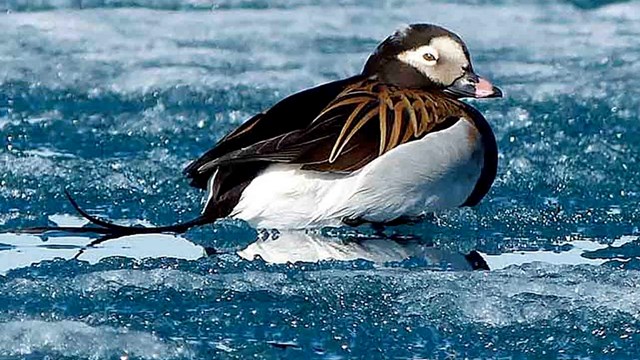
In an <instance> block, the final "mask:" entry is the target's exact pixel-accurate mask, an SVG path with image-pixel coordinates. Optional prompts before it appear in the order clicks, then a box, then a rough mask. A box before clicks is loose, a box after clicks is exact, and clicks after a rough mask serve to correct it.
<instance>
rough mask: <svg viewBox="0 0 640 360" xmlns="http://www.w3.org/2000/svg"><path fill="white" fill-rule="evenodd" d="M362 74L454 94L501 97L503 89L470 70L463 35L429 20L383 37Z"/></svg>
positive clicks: (403, 85)
mask: <svg viewBox="0 0 640 360" xmlns="http://www.w3.org/2000/svg"><path fill="white" fill-rule="evenodd" d="M363 75H365V76H369V77H377V78H378V79H379V80H380V81H382V82H384V83H387V84H391V85H395V86H400V87H407V88H421V89H433V90H441V91H444V92H446V93H448V94H450V95H451V96H454V97H458V98H461V97H474V98H488V97H501V96H502V91H500V89H498V88H497V87H495V86H493V85H492V84H491V83H490V82H489V81H487V80H486V79H484V78H482V77H480V76H478V75H476V73H474V72H473V66H472V64H471V58H470V57H469V51H468V50H467V46H466V45H465V44H464V42H463V41H462V39H460V37H459V36H458V35H456V34H454V33H452V32H451V31H449V30H446V29H444V28H442V27H439V26H436V25H431V24H413V25H409V26H408V27H406V28H404V29H402V30H398V31H396V32H395V33H394V34H393V35H391V36H389V37H388V38H387V39H385V40H384V41H383V42H382V43H380V45H378V47H377V48H376V51H375V52H374V53H373V54H372V55H371V56H370V57H369V60H367V63H366V65H365V67H364V70H363Z"/></svg>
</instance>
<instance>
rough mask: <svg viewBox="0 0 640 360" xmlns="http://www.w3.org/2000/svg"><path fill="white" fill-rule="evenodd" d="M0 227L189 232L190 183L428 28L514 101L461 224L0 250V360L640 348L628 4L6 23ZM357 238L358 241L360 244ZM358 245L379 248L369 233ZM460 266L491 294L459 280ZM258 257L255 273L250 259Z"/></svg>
mask: <svg viewBox="0 0 640 360" xmlns="http://www.w3.org/2000/svg"><path fill="white" fill-rule="evenodd" d="M0 10H2V12H3V13H2V15H0V134H1V135H2V147H1V148H0V230H2V231H5V232H6V231H8V230H10V229H13V228H16V227H24V226H38V225H45V224H47V223H58V224H64V225H76V224H82V221H81V220H80V219H78V218H77V217H76V216H75V214H74V212H73V209H72V208H71V207H70V205H69V204H68V203H67V202H66V200H65V198H64V195H62V190H63V189H64V188H68V189H69V190H70V191H71V192H72V193H74V194H76V196H77V198H78V199H79V201H80V203H81V204H82V205H83V206H85V207H86V208H87V209H89V210H90V211H91V212H92V213H93V214H98V215H101V216H103V217H106V218H110V219H123V220H125V219H126V220H128V221H134V222H138V223H142V224H147V225H151V224H155V225H160V224H168V223H172V222H174V221H176V220H187V219H189V218H192V217H194V216H196V215H197V213H198V211H199V207H200V204H201V202H200V197H201V196H202V194H201V193H200V192H199V191H196V190H194V189H191V188H190V187H189V186H188V184H187V182H186V181H185V180H184V179H183V178H182V176H181V170H182V168H183V167H184V166H185V165H186V164H187V163H188V162H189V161H190V160H191V159H193V158H195V157H197V156H198V155H199V154H201V153H202V152H203V151H204V150H206V149H207V148H209V147H210V146H211V145H212V144H213V143H215V141H216V140H217V139H219V138H220V137H221V136H223V135H224V134H225V133H227V132H228V131H229V130H230V129H232V128H234V127H235V126H237V125H238V124H240V123H241V122H242V121H244V120H245V119H247V118H248V117H249V116H250V115H251V114H253V113H255V112H258V111H261V110H263V109H265V108H267V107H269V106H270V105H272V104H273V103H274V102H276V101H277V100H278V99H280V98H282V97H284V96H286V95H287V94H290V93H292V92H295V91H298V90H300V89H302V88H305V87H309V86H312V85H314V84H318V83H321V82H326V81H331V80H335V79H339V78H343V77H346V76H349V75H352V74H354V73H356V72H358V71H360V69H361V66H362V64H363V63H364V61H365V59H366V57H367V55H368V53H369V52H370V51H372V49H373V48H374V47H375V45H376V44H377V42H378V41H380V40H381V39H383V38H384V37H385V36H387V35H388V34H389V33H391V32H392V31H393V30H394V29H396V28H397V27H398V26H400V25H402V24H405V23H412V22H435V23H439V24H441V25H444V26H446V27H448V28H451V29H453V30H454V31H456V32H458V33H459V34H460V35H461V36H462V37H463V38H464V39H465V40H466V42H467V43H468V45H469V47H470V50H471V54H472V56H473V58H474V63H475V68H476V70H477V71H478V72H479V73H480V74H482V75H484V76H486V77H487V78H489V79H492V80H493V81H494V82H495V83H496V84H498V85H499V86H500V87H501V88H502V89H503V90H504V91H505V93H506V95H507V96H506V97H505V98H504V99H501V100H491V101H481V102H475V105H476V106H477V107H478V108H480V109H481V110H482V111H483V113H484V114H485V116H486V118H487V119H488V120H489V122H490V123H491V124H492V126H493V129H494V131H495V133H496V137H497V139H498V143H499V147H500V166H499V173H498V178H497V181H496V183H495V185H494V187H493V189H492V191H491V193H490V194H489V196H488V197H487V198H486V199H485V200H484V201H483V202H482V203H481V204H480V206H478V207H476V208H474V209H464V210H456V211H450V212H446V213H443V214H439V215H438V216H437V218H436V219H431V220H429V221H425V222H424V223H421V224H417V225H411V226H402V227H397V228H392V229H388V230H387V232H388V233H389V234H390V235H392V234H396V235H400V237H402V238H403V239H404V240H399V241H390V240H380V239H365V238H366V236H363V235H361V234H359V233H356V232H354V231H353V230H327V231H323V232H317V233H307V234H304V233H282V234H277V233H267V232H260V233H257V232H256V231H255V230H253V229H250V228H249V227H248V226H247V225H246V224H242V223H239V222H235V221H229V220H224V221H220V222H219V223H216V224H215V225H212V226H207V227H204V228H202V229H198V230H193V231H191V232H189V233H187V234H185V235H183V236H171V235H145V236H132V237H128V238H122V239H118V240H115V241H112V242H107V243H105V244H102V245H100V246H97V247H93V248H86V247H85V245H87V244H88V243H89V242H90V241H91V240H92V239H88V238H86V237H81V236H75V235H74V236H70V235H67V234H48V236H45V237H42V236H34V235H16V234H13V233H11V232H9V233H4V234H0V358H3V359H23V358H24V359H44V358H49V359H118V358H120V357H127V356H128V357H129V358H132V359H133V358H140V359H150V358H156V359H171V358H179V359H182V358H190V359H196V358H238V359H245V358H249V357H254V358H302V357H306V358H331V359H338V358H344V359H346V358H363V359H365V358H366V359H371V358H440V359H444V358H481V359H484V358H515V359H524V358H538V359H540V358H566V359H575V358H590V359H609V358H619V359H635V358H637V357H638V349H640V272H639V270H640V260H638V257H639V256H640V240H639V239H638V236H639V235H640V231H639V229H638V224H639V223H640V221H639V220H640V210H639V209H638V203H639V200H640V193H639V191H640V190H639V189H640V178H639V177H638V166H639V165H640V164H639V157H640V135H638V134H640V122H639V121H638V118H639V116H640V96H639V95H640V91H639V90H638V74H640V2H637V1H632V2H616V1H603V2H597V1H587V0H580V1H578V0H576V1H571V2H552V1H517V0H505V1H497V2H494V1H482V0H480V1H466V0H461V1H458V2H455V3H445V2H441V1H436V2H430V3H427V2H423V1H401V0H398V1H358V0H347V1H340V2H331V1H319V2H316V1H306V0H277V1H261V0H255V1H244V0H228V1H220V2H218V1H215V2H210V1H205V0H166V1H165V0H140V1H138V0H131V1H129V0H123V1H104V0H96V1H93V0H88V1H76V0H40V1H29V0H0ZM367 231H368V229H361V232H362V233H365V234H366V233H367ZM369 235H370V234H369ZM472 250H477V251H478V253H479V255H480V256H482V257H483V258H484V259H485V261H486V262H487V264H488V265H489V267H490V268H491V269H492V270H491V271H472V270H471V266H470V264H469V262H468V261H467V259H466V258H465V257H464V254H468V253H469V252H471V251H472ZM256 256H257V260H254V261H249V260H251V259H254V258H255V257H256Z"/></svg>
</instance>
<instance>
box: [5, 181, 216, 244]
mask: <svg viewBox="0 0 640 360" xmlns="http://www.w3.org/2000/svg"><path fill="white" fill-rule="evenodd" d="M64 193H65V195H66V196H67V199H69V202H70V203H71V206H73V208H74V209H75V210H76V211H77V212H78V213H79V214H80V215H81V216H82V217H83V218H85V219H87V220H89V222H91V224H93V225H95V226H84V227H71V226H40V227H33V228H27V229H20V230H18V231H17V232H18V233H23V234H39V233H43V232H47V231H64V232H70V233H94V234H103V235H106V236H107V238H108V239H115V238H119V237H122V236H127V235H135V234H158V233H175V234H180V233H183V232H186V231H187V230H189V229H191V228H192V227H195V226H199V225H205V224H208V223H211V222H213V221H212V220H211V219H209V218H207V217H204V216H199V217H197V218H195V219H193V220H190V221H186V222H183V223H177V224H172V225H168V226H158V227H140V226H123V225H118V224H114V223H111V222H108V221H105V220H102V219H100V218H98V217H95V216H93V215H91V214H89V213H87V212H86V211H85V210H84V209H82V208H81V207H80V205H78V203H77V202H76V200H75V199H74V198H73V197H72V196H71V194H70V193H69V192H68V191H67V190H65V191H64Z"/></svg>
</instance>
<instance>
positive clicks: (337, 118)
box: [69, 24, 502, 235]
mask: <svg viewBox="0 0 640 360" xmlns="http://www.w3.org/2000/svg"><path fill="white" fill-rule="evenodd" d="M500 96H502V93H501V91H500V90H499V89H498V88H496V87H494V86H493V85H492V84H491V83H490V82H488V81H487V80H485V79H484V78H481V77H479V76H478V75H476V73H475V72H474V71H473V67H472V64H471V59H470V57H469V52H468V50H467V47H466V45H465V44H464V42H463V41H462V40H461V39H460V37H458V36H457V35H456V34H454V33H452V32H450V31H448V30H446V29H444V28H442V27H439V26H435V25H429V24H415V25H410V26H408V27H407V28H405V29H403V30H400V31H397V32H396V33H394V34H393V35H391V36H389V37H388V38H387V39H385V40H384V41H383V42H382V43H381V44H380V45H378V47H377V49H376V50H375V52H374V53H373V54H372V55H371V56H370V57H369V59H368V60H367V62H366V64H365V66H364V69H363V71H362V73H361V74H359V75H356V76H353V77H350V78H348V79H344V80H338V81H334V82H330V83H327V84H323V85H319V86H317V87H314V88H311V89H307V90H303V91H301V92H299V93H296V94H293V95H291V96H289V97H287V98H285V99H284V100H282V101H280V102H279V103H277V104H275V105H274V106H273V107H272V108H270V109H268V110H267V111H265V112H263V113H260V114H257V115H255V116H254V117H252V118H250V119H249V120H248V121H246V122H245V123H244V124H242V125H241V126H240V127H238V128H237V129H235V130H234V131H233V132H231V133H230V134H228V135H227V136H225V137H224V138H222V139H221V140H220V141H219V142H218V143H217V144H216V145H215V146H214V147H213V148H212V149H210V150H209V151H207V152H206V153H205V154H204V155H202V156H201V157H200V158H199V159H197V160H195V161H193V162H192V163H191V164H190V165H189V166H187V168H186V169H185V170H184V173H185V174H186V176H187V177H188V178H189V179H190V180H191V184H192V185H193V186H195V187H196V188H200V189H203V190H207V192H208V195H207V198H206V199H207V200H206V204H205V205H204V210H203V211H202V214H201V215H200V216H199V217H198V218H196V219H195V220H193V221H189V222H186V223H181V224H175V225H170V226H163V227H157V228H140V227H134V228H132V227H125V226H120V225H115V224H111V223H108V222H106V221H103V220H100V219H98V218H95V217H93V216H90V215H89V214H87V213H86V212H85V211H83V210H82V209H80V208H79V207H78V206H77V204H76V202H75V201H73V199H71V197H69V198H70V200H71V202H72V204H73V205H74V206H75V207H76V208H77V210H78V211H79V212H80V213H81V214H82V215H84V216H85V217H87V218H88V219H89V220H91V222H93V223H94V224H95V225H97V227H94V228H92V229H94V230H95V231H96V232H101V233H109V234H115V235H127V234H133V233H152V232H183V231H186V230H187V229H189V228H190V227H193V226H196V225H202V224H206V223H211V222H213V221H215V220H216V219H219V218H223V217H232V218H237V219H242V220H245V221H247V222H248V223H249V224H250V225H252V226H254V227H257V228H277V229H301V228H309V227H321V226H339V225H342V224H349V225H353V224H359V223H362V222H371V223H383V224H384V223H390V222H397V221H400V220H402V219H411V218H415V217H418V216H420V215H421V214H424V213H429V212H434V211H438V210H442V209H448V208H454V207H460V206H474V205H476V204H478V202H479V201H480V200H481V199H482V198H483V197H484V196H485V195H486V194H487V192H488V191H489V188H490V187H491V185H492V183H493V181H494V178H495V175H496V168H497V146H496V141H495V138H494V135H493V132H492V130H491V127H490V126H489V124H488V123H487V121H486V120H485V118H484V117H483V116H482V114H480V112H478V111H477V110H476V109H474V108H473V107H471V106H470V105H468V104H466V103H464V102H462V101H460V100H459V99H460V98H463V97H473V98H489V97H500ZM84 230H85V231H87V230H88V229H87V228H84Z"/></svg>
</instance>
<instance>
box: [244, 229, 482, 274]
mask: <svg viewBox="0 0 640 360" xmlns="http://www.w3.org/2000/svg"><path fill="white" fill-rule="evenodd" d="M237 253H238V255H239V256H240V257H242V258H244V259H247V260H254V259H256V257H260V258H261V259H263V260H264V261H266V262H269V263H275V264H284V263H296V262H310V263H312V262H318V261H323V260H338V261H351V260H359V259H362V260H368V261H372V262H374V263H380V264H383V263H389V262H400V261H404V260H407V259H416V261H418V262H420V263H421V264H424V265H426V266H428V267H429V266H433V267H438V268H443V269H447V270H475V269H488V267H487V264H486V262H484V260H483V259H482V257H481V256H480V254H478V253H477V252H475V251H473V252H471V253H469V254H466V255H464V254H460V253H453V252H447V251H445V250H441V249H437V248H434V247H432V246H429V245H427V244H424V243H421V242H420V241H418V240H392V239H388V238H377V239H376V238H367V239H341V238H337V237H329V236H326V235H323V234H321V233H318V232H305V231H291V232H278V233H274V234H271V235H269V236H262V237H260V238H259V239H258V240H256V241H255V242H253V243H251V244H249V245H248V246H247V247H246V248H244V249H242V250H240V251H238V252H237Z"/></svg>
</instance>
